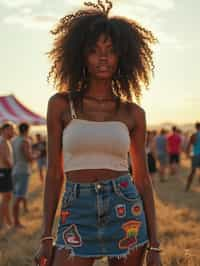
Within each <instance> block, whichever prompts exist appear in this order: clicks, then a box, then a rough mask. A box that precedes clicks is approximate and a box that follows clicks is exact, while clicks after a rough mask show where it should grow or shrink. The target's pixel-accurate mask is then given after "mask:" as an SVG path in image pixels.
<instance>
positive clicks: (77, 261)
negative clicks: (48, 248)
mask: <svg viewBox="0 0 200 266" xmlns="http://www.w3.org/2000/svg"><path fill="white" fill-rule="evenodd" d="M93 263H94V259H93V258H80V257H68V254H67V251H66V250H64V249H63V250H58V249H56V250H55V255H54V260H53V264H52V266H92V265H93Z"/></svg>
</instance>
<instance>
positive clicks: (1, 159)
mask: <svg viewBox="0 0 200 266" xmlns="http://www.w3.org/2000/svg"><path fill="white" fill-rule="evenodd" d="M13 136H14V126H13V125H12V124H11V123H5V124H3V125H2V127H1V139H0V194H1V195H2V200H1V203H0V227H3V225H4V224H7V225H8V226H11V225H12V219H11V215H10V202H11V198H12V189H13V184H12V175H11V171H12V167H13V153H12V145H11V142H10V140H11V139H12V137H13Z"/></svg>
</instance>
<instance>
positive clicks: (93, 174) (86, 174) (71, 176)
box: [65, 169, 128, 183]
mask: <svg viewBox="0 0 200 266" xmlns="http://www.w3.org/2000/svg"><path fill="white" fill-rule="evenodd" d="M125 174H128V171H114V170H109V169H95V170H91V169H88V170H75V171H70V172H66V173H65V175H66V177H67V179H68V180H70V181H72V182H76V183H79V182H81V183H83V182H85V183H90V182H98V181H102V180H108V179H115V178H117V177H118V176H120V175H125Z"/></svg>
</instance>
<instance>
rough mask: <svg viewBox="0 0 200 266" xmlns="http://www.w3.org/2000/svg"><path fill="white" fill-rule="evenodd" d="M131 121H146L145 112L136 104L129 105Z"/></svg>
mask: <svg viewBox="0 0 200 266" xmlns="http://www.w3.org/2000/svg"><path fill="white" fill-rule="evenodd" d="M127 105H128V110H129V117H130V119H132V120H134V121H135V122H137V121H141V120H144V119H145V110H144V109H143V108H142V107H141V106H140V105H138V104H136V103H127Z"/></svg>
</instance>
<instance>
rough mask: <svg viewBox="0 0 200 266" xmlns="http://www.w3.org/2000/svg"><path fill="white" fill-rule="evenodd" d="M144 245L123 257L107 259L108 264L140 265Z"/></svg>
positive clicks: (143, 254)
mask: <svg viewBox="0 0 200 266" xmlns="http://www.w3.org/2000/svg"><path fill="white" fill-rule="evenodd" d="M145 250H146V245H145V246H142V247H139V248H137V249H135V250H134V251H132V252H131V253H130V254H129V255H128V256H127V258H125V259H117V258H116V259H115V258H113V259H109V260H108V261H109V266H142V265H143V263H144V257H145Z"/></svg>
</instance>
